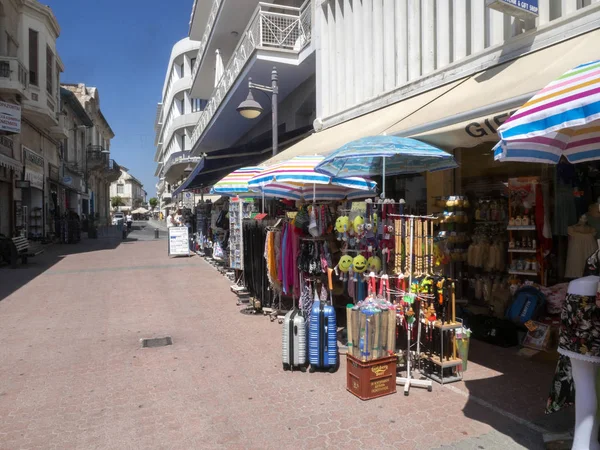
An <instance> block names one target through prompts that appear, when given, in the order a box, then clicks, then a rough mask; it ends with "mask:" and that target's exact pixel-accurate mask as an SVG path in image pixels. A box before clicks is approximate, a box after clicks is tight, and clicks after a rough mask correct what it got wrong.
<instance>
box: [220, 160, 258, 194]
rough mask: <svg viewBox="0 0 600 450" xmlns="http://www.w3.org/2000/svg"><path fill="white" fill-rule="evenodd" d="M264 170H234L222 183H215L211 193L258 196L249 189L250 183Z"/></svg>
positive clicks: (248, 168)
mask: <svg viewBox="0 0 600 450" xmlns="http://www.w3.org/2000/svg"><path fill="white" fill-rule="evenodd" d="M262 170H263V169H262V168H260V167H242V168H241V169H238V170H234V171H233V172H231V173H230V174H229V175H227V176H226V177H224V178H223V179H221V181H219V182H217V183H215V185H214V186H213V188H212V189H211V193H214V194H221V195H227V196H236V195H241V196H244V195H245V196H250V197H253V196H256V195H257V194H256V193H255V192H252V191H251V190H250V189H249V188H248V182H249V181H250V179H251V178H252V177H253V176H255V175H257V174H259V173H260V172H262Z"/></svg>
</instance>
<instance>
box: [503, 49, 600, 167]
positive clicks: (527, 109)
mask: <svg viewBox="0 0 600 450" xmlns="http://www.w3.org/2000/svg"><path fill="white" fill-rule="evenodd" d="M498 134H499V135H500V138H501V140H500V142H499V143H498V144H497V145H496V146H495V147H494V159H496V160H499V161H521V162H540V163H550V164H557V163H558V162H559V161H560V158H561V156H563V155H564V156H565V157H566V158H567V160H568V161H569V162H571V163H578V162H584V161H592V160H597V159H600V61H594V62H590V63H587V64H582V65H580V66H577V67H575V68H574V69H571V70H569V71H568V72H567V73H565V74H564V75H563V76H561V77H560V78H558V79H557V80H555V81H553V82H552V83H550V84H549V85H548V86H546V87H545V88H544V89H542V90H541V91H540V92H538V93H537V94H536V95H535V96H534V97H533V98H532V99H531V100H529V101H528V102H527V103H525V104H524V105H523V106H522V107H521V108H519V109H518V110H517V111H516V112H515V113H514V114H513V115H512V116H511V117H510V118H509V119H508V120H507V121H506V122H505V123H504V124H503V125H502V126H501V127H500V128H498Z"/></svg>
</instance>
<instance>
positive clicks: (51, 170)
mask: <svg viewBox="0 0 600 450" xmlns="http://www.w3.org/2000/svg"><path fill="white" fill-rule="evenodd" d="M48 178H50V179H51V180H53V181H58V180H60V173H59V171H58V167H57V166H55V165H54V164H48Z"/></svg>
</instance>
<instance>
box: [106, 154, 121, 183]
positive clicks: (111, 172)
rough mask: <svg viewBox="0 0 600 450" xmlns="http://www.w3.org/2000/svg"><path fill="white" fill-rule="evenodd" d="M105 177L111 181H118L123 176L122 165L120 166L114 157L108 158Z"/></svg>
mask: <svg viewBox="0 0 600 450" xmlns="http://www.w3.org/2000/svg"><path fill="white" fill-rule="evenodd" d="M102 174H103V176H104V179H105V180H106V181H108V182H109V183H112V182H114V181H117V180H118V179H119V177H120V176H121V166H119V165H118V164H117V163H116V161H115V160H114V159H109V160H108V165H107V166H106V167H105V168H104V171H103V172H102Z"/></svg>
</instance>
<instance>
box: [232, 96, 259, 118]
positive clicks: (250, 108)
mask: <svg viewBox="0 0 600 450" xmlns="http://www.w3.org/2000/svg"><path fill="white" fill-rule="evenodd" d="M237 111H238V112H239V113H240V114H241V115H242V117H245V118H246V119H256V118H257V117H258V116H260V115H261V113H262V112H263V109H262V106H260V103H258V102H257V101H256V100H254V97H253V96H252V91H249V92H248V97H246V100H244V101H243V102H242V103H240V106H238V107H237Z"/></svg>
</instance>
